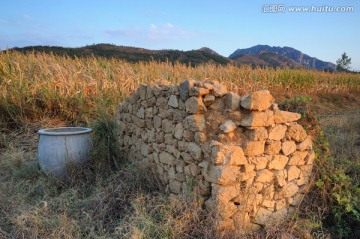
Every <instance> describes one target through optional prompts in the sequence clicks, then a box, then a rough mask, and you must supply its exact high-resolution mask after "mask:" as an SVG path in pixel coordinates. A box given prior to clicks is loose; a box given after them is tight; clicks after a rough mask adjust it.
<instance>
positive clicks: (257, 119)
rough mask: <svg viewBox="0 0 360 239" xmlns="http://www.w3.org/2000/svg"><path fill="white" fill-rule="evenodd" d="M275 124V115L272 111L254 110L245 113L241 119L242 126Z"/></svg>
mask: <svg viewBox="0 0 360 239" xmlns="http://www.w3.org/2000/svg"><path fill="white" fill-rule="evenodd" d="M273 124H274V115H273V112H272V111H269V110H268V111H261V112H257V111H252V112H250V113H248V114H246V115H245V117H244V118H243V119H242V120H241V121H240V125H241V126H245V127H268V126H272V125H273Z"/></svg>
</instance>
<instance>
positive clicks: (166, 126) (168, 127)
mask: <svg viewBox="0 0 360 239" xmlns="http://www.w3.org/2000/svg"><path fill="white" fill-rule="evenodd" d="M161 125H162V131H163V132H164V133H171V132H172V131H173V129H174V124H173V122H172V121H171V120H168V119H164V120H162V124H161Z"/></svg>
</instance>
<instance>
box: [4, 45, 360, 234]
mask: <svg viewBox="0 0 360 239" xmlns="http://www.w3.org/2000/svg"><path fill="white" fill-rule="evenodd" d="M204 78H209V79H214V80H218V81H220V82H221V83H223V84H225V85H227V86H228V88H229V89H231V90H232V91H234V92H237V93H239V94H240V95H243V94H245V93H249V92H251V91H255V90H259V89H269V90H270V91H271V93H272V94H273V95H274V96H275V98H276V100H277V101H283V100H284V99H286V101H285V103H284V105H285V106H288V107H292V106H293V105H295V107H293V108H291V110H294V109H299V110H300V111H299V112H301V113H303V116H304V117H305V118H306V114H307V113H306V110H305V111H304V108H302V104H311V105H312V107H313V108H315V109H316V110H317V113H319V112H320V113H321V114H318V115H317V116H318V117H319V123H320V125H321V127H322V128H323V132H324V135H322V134H320V136H319V138H318V140H317V146H318V147H319V152H318V159H317V160H318V161H317V163H318V167H317V169H316V171H317V177H316V179H315V182H314V183H315V185H314V192H315V195H309V199H308V201H307V202H304V210H303V211H301V212H299V214H296V215H294V217H293V218H292V219H291V220H289V221H286V222H284V224H282V225H280V226H279V227H277V228H271V229H267V230H264V231H263V232H261V233H259V234H255V235H253V236H249V238H281V237H283V238H288V237H290V235H293V236H296V237H297V238H325V237H326V236H327V235H329V233H330V232H331V233H333V234H336V235H337V236H338V237H343V238H346V236H349V235H359V234H360V229H356V228H359V227H360V225H359V224H356V223H359V222H360V215H359V214H356V213H358V211H356V210H357V209H358V208H356V205H359V199H360V198H359V195H360V189H359V181H360V112H359V108H360V74H357V75H356V74H349V73H329V72H319V71H313V70H305V69H297V70H290V69H273V68H265V69H261V68H256V69H252V68H251V67H247V66H243V67H236V66H233V65H227V66H217V65H213V64H206V65H201V66H197V67H195V68H193V67H188V66H186V65H182V64H174V65H173V64H171V63H158V62H143V63H127V62H125V61H121V60H109V59H103V58H95V57H89V58H75V59H73V58H68V57H61V56H54V55H47V54H31V53H30V54H26V55H24V54H21V53H15V52H12V53H0V120H1V121H0V122H1V125H0V238H67V239H73V238H99V239H100V238H102V239H103V238H214V237H215V236H214V233H215V232H214V231H213V230H212V225H211V220H209V219H208V218H207V217H206V215H203V214H202V212H201V210H200V207H199V206H200V204H201V201H200V200H199V199H198V198H196V197H195V196H194V195H189V197H187V198H172V197H169V196H167V195H165V194H163V193H162V192H161V190H159V185H158V184H157V182H156V180H155V179H151V178H150V177H148V176H147V175H145V174H144V172H138V171H136V170H134V168H133V167H131V164H129V163H128V162H123V161H122V162H121V163H122V164H124V165H125V166H123V167H122V168H121V169H117V170H115V171H111V170H109V169H106V168H103V167H99V168H96V167H95V168H84V169H82V170H79V169H74V172H75V173H74V172H70V173H71V175H72V176H73V177H72V178H71V181H70V182H68V183H67V184H63V183H61V182H58V181H56V180H55V179H52V178H49V177H47V176H45V175H44V174H43V173H42V172H41V170H40V169H39V166H38V165H37V164H36V146H37V134H36V131H37V130H38V129H39V128H40V127H45V126H46V127H48V126H58V125H80V124H84V125H91V126H92V127H94V128H95V129H96V130H95V132H100V133H101V132H102V133H104V132H105V133H106V135H109V134H110V133H109V132H111V130H113V129H114V126H113V125H112V124H111V122H110V121H108V120H107V119H102V118H103V117H105V118H106V117H109V116H111V115H113V114H114V112H115V110H116V108H117V106H118V102H119V101H121V100H123V99H124V97H126V96H127V95H129V94H131V92H132V91H133V90H135V89H136V88H137V87H138V86H139V84H141V83H150V82H156V81H159V80H168V81H170V82H173V83H178V82H181V81H182V80H184V79H204ZM309 96H310V97H309ZM299 106H300V107H299ZM343 109H350V110H349V111H343ZM104 115H105V116H104ZM96 119H100V121H97V122H95V123H94V120H96ZM102 140H105V141H104V144H102V142H103V141H102ZM107 140H109V137H107V138H106V139H101V138H98V139H97V141H96V142H97V143H98V144H99V145H103V146H104V147H98V148H97V149H96V150H97V151H94V152H93V154H92V155H93V159H92V160H94V164H95V165H98V166H100V165H101V164H102V163H104V162H107V161H108V160H109V154H110V153H112V152H111V150H110V148H113V145H112V144H111V142H108V141H107ZM144 176H145V177H144ZM356 190H357V191H356ZM356 192H357V194H356ZM329 215H331V216H329ZM356 216H358V217H359V218H357V219H356ZM342 222H347V223H348V224H346V225H345V224H342ZM354 223H355V224H354ZM349 230H353V232H349ZM356 230H358V231H357V232H356ZM356 233H358V234H356ZM240 238H244V237H242V236H241V237H240Z"/></svg>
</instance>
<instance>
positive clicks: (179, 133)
mask: <svg viewBox="0 0 360 239" xmlns="http://www.w3.org/2000/svg"><path fill="white" fill-rule="evenodd" d="M183 133H184V127H183V125H182V124H181V123H178V124H176V126H175V129H174V137H175V138H176V139H178V140H182V138H183Z"/></svg>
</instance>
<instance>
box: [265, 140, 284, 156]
mask: <svg viewBox="0 0 360 239" xmlns="http://www.w3.org/2000/svg"><path fill="white" fill-rule="evenodd" d="M280 150H281V141H270V142H267V143H266V145H265V153H266V154H269V155H274V154H279V152H280Z"/></svg>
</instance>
